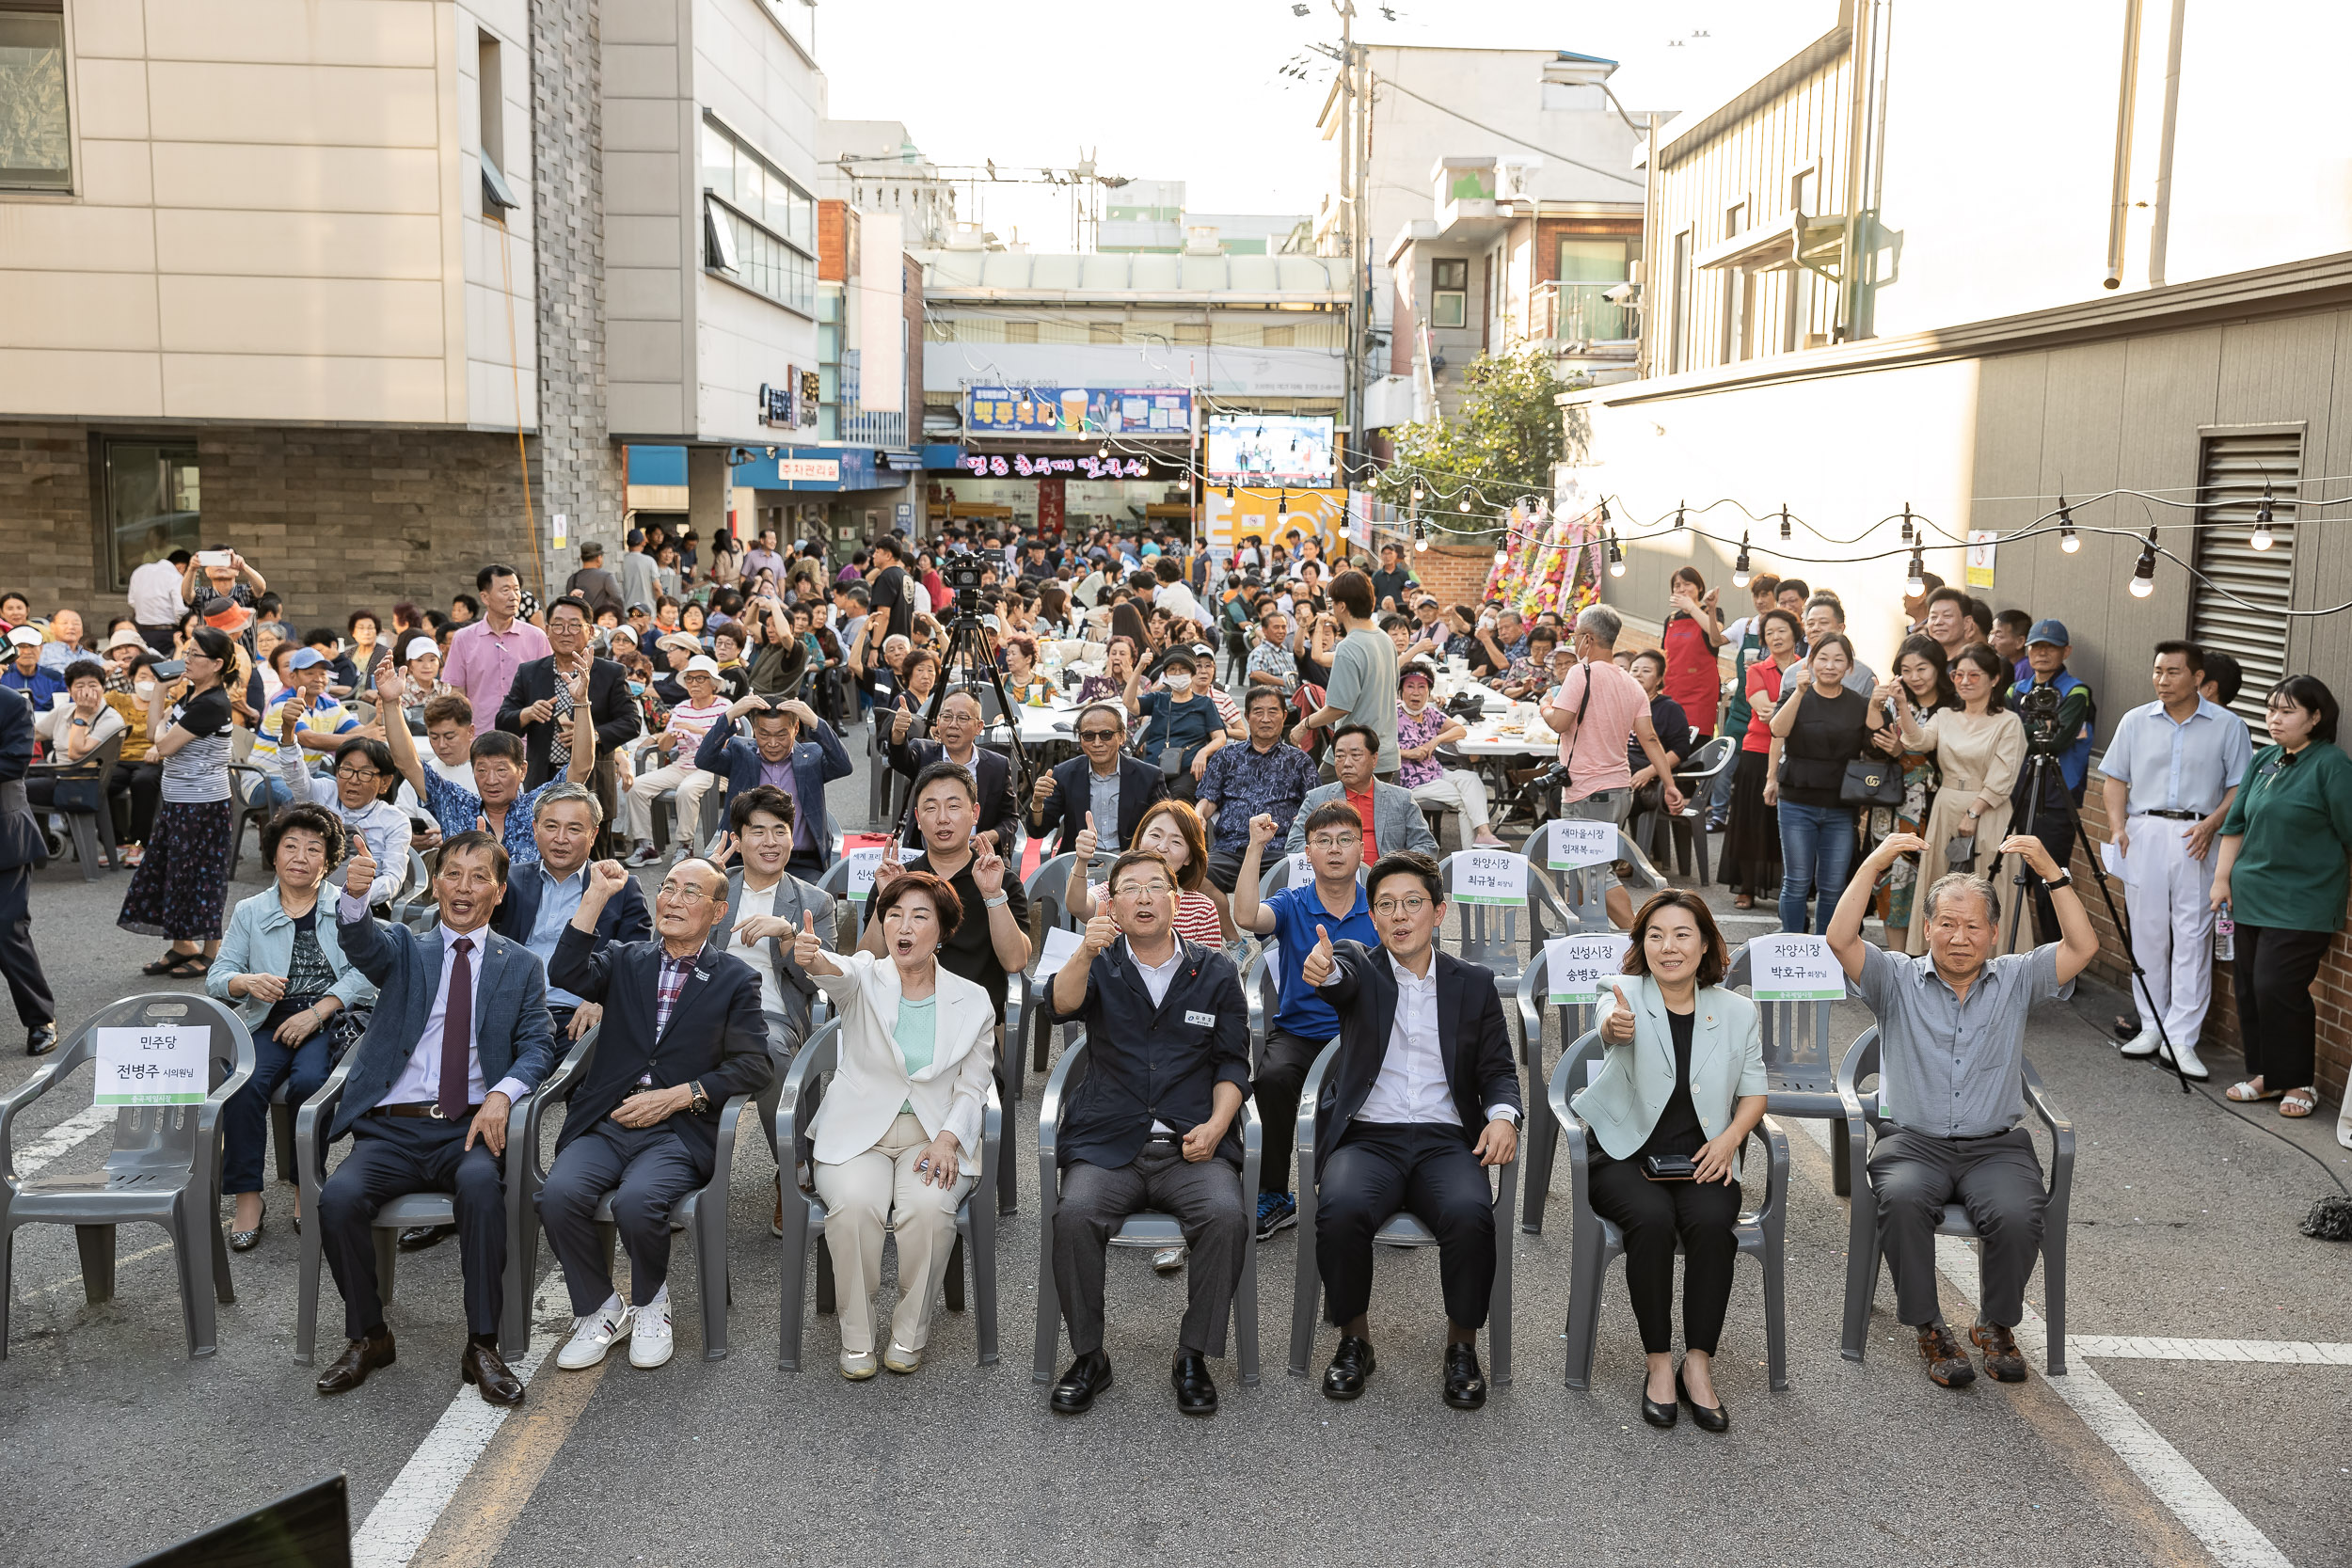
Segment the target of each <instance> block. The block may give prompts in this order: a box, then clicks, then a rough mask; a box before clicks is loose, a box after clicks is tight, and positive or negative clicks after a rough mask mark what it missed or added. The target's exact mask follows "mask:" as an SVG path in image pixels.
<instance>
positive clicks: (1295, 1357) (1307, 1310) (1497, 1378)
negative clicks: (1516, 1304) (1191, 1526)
mask: <svg viewBox="0 0 2352 1568" xmlns="http://www.w3.org/2000/svg"><path fill="white" fill-rule="evenodd" d="M1339 1054H1340V1042H1339V1041H1338V1040H1337V1039H1334V1040H1332V1042H1331V1043H1330V1044H1329V1045H1327V1046H1325V1047H1324V1048H1323V1050H1322V1051H1321V1052H1320V1053H1317V1055H1316V1056H1315V1065H1314V1066H1313V1067H1312V1068H1311V1069H1308V1072H1307V1082H1306V1083H1305V1084H1304V1085H1301V1086H1300V1088H1299V1091H1298V1139H1297V1149H1298V1169H1299V1172H1300V1175H1299V1180H1298V1268H1297V1286H1296V1289H1295V1291H1294V1292H1293V1299H1292V1302H1291V1376H1293V1377H1305V1376H1306V1375H1307V1363H1308V1361H1309V1360H1310V1359H1311V1357H1312V1355H1313V1354H1314V1348H1315V1319H1316V1316H1317V1308H1318V1307H1320V1306H1321V1304H1322V1296H1323V1276H1322V1272H1321V1267H1320V1263H1319V1260H1318V1259H1316V1257H1315V1211H1316V1205H1317V1198H1318V1195H1317V1193H1316V1190H1315V1189H1316V1185H1317V1184H1316V1183H1315V1182H1313V1181H1311V1180H1307V1177H1306V1174H1305V1173H1306V1172H1308V1171H1311V1170H1312V1169H1314V1168H1315V1107H1316V1106H1317V1105H1318V1104H1320V1103H1321V1102H1322V1100H1323V1080H1324V1079H1325V1077H1326V1076H1327V1075H1328V1073H1329V1072H1330V1069H1331V1065H1332V1063H1334V1062H1336V1061H1337V1060H1338V1059H1339ZM1518 1164H1519V1163H1518V1156H1517V1155H1516V1154H1515V1155H1513V1156H1512V1157H1511V1158H1510V1159H1509V1160H1506V1161H1504V1162H1503V1164H1502V1166H1501V1168H1500V1173H1499V1174H1498V1176H1497V1178H1496V1180H1495V1283H1494V1294H1493V1296H1492V1297H1491V1298H1489V1307H1488V1310H1487V1313H1486V1348H1487V1351H1488V1353H1489V1354H1490V1356H1491V1358H1492V1360H1493V1363H1494V1382H1495V1386H1496V1387H1498V1388H1500V1387H1502V1386H1503V1385H1505V1384H1507V1383H1509V1382H1510V1381H1511V1203H1512V1198H1513V1196H1514V1193H1513V1189H1514V1188H1515V1187H1517V1185H1518ZM1372 1239H1373V1242H1374V1243H1375V1244H1376V1245H1380V1246H1391V1247H1423V1246H1436V1245H1437V1244H1438V1238H1437V1236H1436V1234H1435V1233H1434V1232H1432V1231H1431V1230H1430V1228H1429V1227H1427V1226H1425V1225H1423V1224H1422V1222H1421V1221H1420V1220H1419V1219H1418V1218H1416V1217H1415V1216H1413V1215H1412V1214H1409V1213H1406V1212H1405V1211H1404V1210H1401V1209H1400V1210H1398V1211H1397V1212H1395V1213H1393V1214H1391V1215H1390V1216H1389V1217H1388V1219H1387V1220H1386V1221H1385V1222H1384V1223H1383V1224H1382V1225H1381V1227H1380V1228H1379V1229H1378V1230H1376V1231H1375V1232H1374V1233H1373V1238H1372Z"/></svg>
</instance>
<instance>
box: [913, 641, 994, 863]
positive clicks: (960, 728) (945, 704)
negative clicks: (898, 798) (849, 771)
mask: <svg viewBox="0 0 2352 1568" xmlns="http://www.w3.org/2000/svg"><path fill="white" fill-rule="evenodd" d="M942 678H943V679H944V678H945V677H944V676H943V677H942ZM914 724H915V719H914V714H913V712H912V711H907V712H901V713H900V714H899V715H898V719H897V721H895V722H894V723H893V725H892V728H891V736H890V766H891V767H893V768H897V769H898V771H899V772H901V773H904V774H906V775H907V776H908V777H909V778H914V777H916V776H918V775H920V774H924V773H927V772H928V771H929V770H930V768H931V766H932V764H934V763H941V762H952V763H954V764H955V765H956V766H957V767H958V768H962V769H963V770H964V771H965V772H966V773H968V774H970V775H971V778H972V784H973V787H974V788H975V789H976V790H977V791H978V792H979V814H978V822H977V826H976V827H975V829H974V832H975V833H976V835H977V836H978V837H979V838H981V839H983V840H985V841H986V843H987V844H988V847H990V848H992V849H1005V848H1009V847H1011V845H1012V827H1013V820H1014V818H1015V817H1016V816H1019V815H1020V807H1019V806H1017V805H1016V804H1015V803H1014V800H1013V793H1012V764H1011V762H1010V761H1009V760H1008V759H1007V758H1005V757H1004V756H1003V755H1001V754H999V753H998V752H990V751H984V750H982V749H981V748H980V746H979V744H978V741H979V736H980V727H981V726H980V699H979V698H978V697H977V696H976V695H974V694H973V693H972V692H971V691H968V690H961V691H950V692H948V693H947V695H946V697H945V698H943V699H941V701H940V705H939V718H938V721H937V722H936V723H935V724H934V725H933V726H932V735H933V736H936V738H933V739H926V738H923V737H921V736H915V738H913V739H909V738H908V736H909V735H910V733H911V732H912V731H913V729H914ZM914 828H915V821H914V804H913V802H912V800H910V802H909V803H908V806H907V815H906V817H905V819H904V820H903V821H901V822H900V823H899V824H898V835H899V836H900V837H901V838H904V837H906V836H908V835H909V834H910V833H911V832H913V831H914Z"/></svg>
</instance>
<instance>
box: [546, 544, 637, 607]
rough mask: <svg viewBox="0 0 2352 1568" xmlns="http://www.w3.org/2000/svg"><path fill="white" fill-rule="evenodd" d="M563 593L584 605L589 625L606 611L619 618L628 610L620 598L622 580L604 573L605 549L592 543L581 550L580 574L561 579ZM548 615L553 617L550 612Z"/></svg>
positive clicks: (625, 600) (623, 599)
mask: <svg viewBox="0 0 2352 1568" xmlns="http://www.w3.org/2000/svg"><path fill="white" fill-rule="evenodd" d="M564 593H565V594H576V595H578V596H579V598H580V601H581V602H582V603H584V604H585V605H587V607H588V618H589V620H591V621H594V620H595V619H596V617H597V616H599V615H601V614H603V613H604V612H605V611H606V610H611V611H612V613H613V614H615V615H618V614H620V613H621V612H622V611H623V610H627V609H628V599H626V598H625V597H623V596H622V594H621V579H620V578H616V577H614V576H613V575H612V573H611V572H608V571H606V570H605V569H604V546H602V545H599V544H597V543H596V541H595V540H594V539H591V540H588V541H587V542H586V543H584V544H582V545H581V546H580V570H579V571H577V572H574V573H573V574H572V575H571V576H570V577H568V578H564ZM548 613H549V614H550V615H552V614H553V613H554V611H553V610H552V609H550V610H549V611H548Z"/></svg>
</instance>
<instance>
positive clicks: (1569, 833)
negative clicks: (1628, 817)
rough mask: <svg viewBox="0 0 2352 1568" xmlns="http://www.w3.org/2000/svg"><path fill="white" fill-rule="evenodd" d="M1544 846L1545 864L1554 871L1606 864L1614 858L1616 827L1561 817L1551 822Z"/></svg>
mask: <svg viewBox="0 0 2352 1568" xmlns="http://www.w3.org/2000/svg"><path fill="white" fill-rule="evenodd" d="M1546 848H1547V850H1548V851H1549V856H1548V858H1547V859H1546V860H1545V862H1544V863H1545V864H1546V865H1548V866H1549V867H1550V868H1551V869H1552V870H1554V871H1574V870H1577V869H1579V868H1580V867H1582V866H1587V865H1606V864H1608V863H1610V862H1611V861H1613V860H1615V859H1616V858H1617V825H1616V824H1615V823H1614V822H1585V821H1581V820H1579V819H1576V818H1572V817H1563V818H1561V819H1559V820H1557V821H1555V822H1553V823H1552V825H1551V838H1550V840H1549V843H1548V844H1547V845H1546Z"/></svg>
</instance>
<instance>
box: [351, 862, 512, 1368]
mask: <svg viewBox="0 0 2352 1568" xmlns="http://www.w3.org/2000/svg"><path fill="white" fill-rule="evenodd" d="M506 870H507V861H506V851H505V849H504V848H503V847H501V846H500V844H499V842H498V840H496V839H494V838H492V837H491V836H490V835H489V834H488V833H484V832H468V833H458V834H456V835H455V836H453V837H452V838H451V839H450V841H449V842H448V843H447V844H445V845H443V846H442V847H441V868H440V870H439V871H438V872H437V874H436V875H435V876H434V879H433V895H434V898H435V900H436V901H437V903H438V904H439V905H440V910H441V919H440V923H439V924H438V925H437V926H436V927H434V928H433V929H432V930H430V931H427V932H424V933H422V934H421V935H420V934H419V933H417V932H415V931H411V930H409V929H408V928H407V927H405V926H393V927H383V926H379V925H377V924H376V922H375V920H374V919H373V917H372V916H371V915H370V914H369V913H368V907H367V905H366V904H365V903H363V902H362V901H361V900H359V899H358V898H355V897H353V896H352V895H350V894H349V893H348V892H346V893H344V894H343V895H342V899H341V901H340V902H339V903H338V904H337V906H336V925H335V934H336V938H337V940H338V941H339V942H341V943H342V950H343V956H344V957H345V958H349V959H350V960H351V961H352V963H353V965H354V966H356V967H357V968H358V971H359V973H360V974H365V975H366V976H367V977H368V979H369V980H370V982H372V983H373V985H374V987H375V991H376V996H375V1013H374V1016H373V1019H372V1020H371V1021H370V1022H369V1024H368V1032H367V1034H366V1035H365V1037H362V1038H361V1039H360V1041H359V1043H358V1046H357V1047H355V1048H354V1058H355V1059H354V1060H353V1062H352V1064H351V1070H350V1072H349V1074H348V1075H347V1076H346V1078H345V1079H344V1083H343V1097H342V1103H341V1104H340V1105H338V1106H337V1107H336V1109H335V1119H334V1121H333V1122H332V1123H331V1124H330V1125H329V1126H328V1128H327V1137H328V1138H329V1139H330V1140H331V1139H334V1138H340V1137H342V1135H343V1134H344V1133H346V1132H349V1133H352V1134H353V1143H352V1149H351V1153H350V1154H349V1155H347V1156H345V1157H344V1160H343V1163H342V1164H340V1165H338V1166H336V1167H335V1174H334V1175H332V1176H330V1177H328V1178H327V1179H326V1186H325V1187H324V1188H323V1189H321V1191H320V1194H319V1214H318V1224H319V1227H320V1234H321V1237H322V1239H323V1243H324V1246H325V1250H326V1261H327V1266H328V1267H329V1268H331V1269H332V1270H333V1271H334V1273H335V1286H336V1288H337V1289H338V1290H340V1291H342V1295H343V1328H344V1332H345V1333H346V1334H347V1335H348V1336H349V1337H350V1341H351V1342H350V1344H349V1345H348V1346H346V1347H345V1349H344V1351H343V1354H342V1356H341V1357H340V1358H338V1359H337V1361H336V1362H335V1364H334V1365H333V1366H331V1367H329V1368H327V1369H326V1371H325V1372H323V1373H321V1374H320V1376H319V1380H318V1389H319V1392H320V1393H322V1394H340V1393H342V1392H344V1391H345V1390H347V1389H351V1388H357V1387H358V1386H359V1385H361V1384H362V1383H365V1382H366V1381H367V1380H368V1374H369V1373H370V1372H372V1371H373V1370H376V1369H377V1368H379V1367H389V1366H390V1365H391V1364H392V1359H393V1349H392V1335H391V1330H389V1328H387V1327H386V1326H385V1324H384V1302H383V1295H382V1292H381V1290H380V1287H379V1284H378V1280H377V1277H376V1270H375V1241H374V1234H373V1231H374V1225H375V1215H376V1212H377V1211H378V1210H380V1209H382V1208H383V1207H384V1205H385V1204H387V1203H389V1202H390V1201H391V1200H392V1199H394V1198H396V1197H401V1196H405V1195H407V1194H409V1193H418V1192H442V1193H448V1194H451V1195H452V1196H453V1197H454V1199H455V1202H456V1209H457V1235H458V1241H459V1245H460V1248H461V1249H462V1258H463V1272H464V1275H465V1281H466V1329H467V1339H466V1349H465V1354H464V1355H463V1356H462V1357H461V1358H460V1360H459V1362H458V1372H459V1375H460V1376H461V1377H463V1378H464V1379H465V1381H466V1382H468V1383H470V1384H474V1385H476V1386H479V1387H480V1388H481V1390H482V1397H483V1399H484V1400H485V1401H487V1402H489V1403H491V1404H520V1403H521V1402H522V1399H523V1385H522V1380H521V1379H520V1378H517V1377H516V1375H515V1374H514V1373H513V1372H512V1371H510V1370H507V1366H506V1363H505V1361H503V1360H502V1359H501V1357H500V1354H499V1320H500V1315H501V1312H502V1311H503V1310H504V1308H505V1289H504V1284H505V1275H506V1179H505V1176H504V1173H503V1170H502V1168H501V1159H502V1157H503V1156H504V1154H505V1153H506V1128H507V1117H508V1116H509V1115H510V1114H511V1113H512V1112H513V1110H514V1105H515V1101H516V1100H518V1099H520V1098H522V1097H523V1096H525V1095H528V1094H530V1093H531V1092H532V1090H533V1089H535V1088H537V1087H538V1086H539V1081H540V1080H541V1079H542V1078H545V1077H546V1076H547V1075H548V1069H549V1068H550V1067H552V1066H553V1065H554V1062H555V1034H554V1031H553V1029H552V1028H551V1027H550V1026H549V1025H548V1001H547V979H546V976H545V975H544V974H541V972H540V968H539V960H538V959H537V958H532V956H531V954H530V952H529V951H528V950H527V949H525V948H524V947H523V946H522V944H521V943H519V942H512V941H509V940H508V939H507V938H505V937H501V936H500V935H499V934H498V933H496V932H495V931H493V930H491V929H490V928H489V927H490V915H491V911H494V910H496V909H497V908H498V904H499V900H500V899H501V897H503V896H504V895H505V893H506ZM374 879H375V863H374V861H373V859H372V858H370V856H369V853H368V847H367V841H366V840H365V839H361V840H359V841H358V850H357V852H356V853H354V855H353V856H352V860H351V877H350V879H349V883H350V885H356V886H358V887H360V888H365V887H366V886H367V885H368V884H369V883H370V882H373V880H374Z"/></svg>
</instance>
